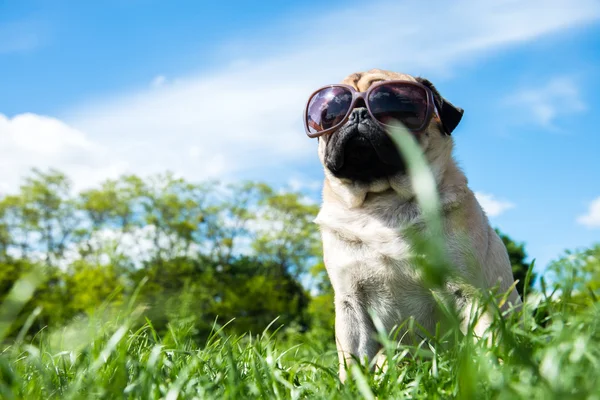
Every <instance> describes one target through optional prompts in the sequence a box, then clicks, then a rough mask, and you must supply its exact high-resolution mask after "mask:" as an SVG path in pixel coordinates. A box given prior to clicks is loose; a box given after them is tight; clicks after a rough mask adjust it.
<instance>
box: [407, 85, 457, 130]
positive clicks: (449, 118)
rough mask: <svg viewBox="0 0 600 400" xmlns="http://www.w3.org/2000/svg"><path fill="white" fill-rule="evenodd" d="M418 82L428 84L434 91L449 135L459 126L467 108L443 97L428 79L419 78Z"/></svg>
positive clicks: (436, 103) (437, 106)
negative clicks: (464, 108)
mask: <svg viewBox="0 0 600 400" xmlns="http://www.w3.org/2000/svg"><path fill="white" fill-rule="evenodd" d="M417 82H419V83H420V84H422V85H425V86H427V87H428V88H429V89H430V90H431V91H432V92H433V101H434V102H435V106H436V108H437V109H438V112H439V113H440V118H441V120H442V125H444V131H445V133H446V134H447V135H450V134H451V133H452V131H453V130H454V128H456V127H457V126H458V123H459V122H460V120H461V119H462V116H463V114H464V112H465V110H463V109H462V108H460V107H456V106H454V105H453V104H452V103H450V102H449V101H448V100H446V99H445V98H443V97H442V96H441V95H440V92H438V91H437V89H436V88H435V86H433V83H431V82H430V81H429V80H428V79H425V78H417Z"/></svg>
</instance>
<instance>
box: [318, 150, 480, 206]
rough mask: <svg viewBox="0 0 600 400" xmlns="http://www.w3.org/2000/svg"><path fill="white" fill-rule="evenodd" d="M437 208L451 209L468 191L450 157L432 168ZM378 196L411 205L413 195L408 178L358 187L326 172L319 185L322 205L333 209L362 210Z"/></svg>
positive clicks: (464, 177)
mask: <svg viewBox="0 0 600 400" xmlns="http://www.w3.org/2000/svg"><path fill="white" fill-rule="evenodd" d="M432 172H433V175H434V178H435V180H436V184H437V189H438V195H439V197H440V206H441V207H442V210H446V209H448V208H454V207H455V206H456V204H458V203H459V202H460V200H461V199H462V197H463V196H464V195H465V193H467V192H468V191H469V189H468V187H467V178H466V176H465V174H464V173H463V172H462V171H461V170H460V168H459V167H458V166H457V165H456V162H455V160H454V159H453V158H450V159H449V160H448V162H446V163H444V166H443V167H442V168H438V169H437V170H436V169H434V170H433V171H432ZM380 196H386V197H390V196H393V197H394V199H395V202H397V203H399V204H401V203H414V202H415V193H414V190H413V188H412V185H411V183H410V178H409V177H408V175H405V176H402V177H399V178H396V179H394V180H393V181H391V180H390V182H383V181H382V182H380V183H379V184H375V185H370V186H369V187H364V186H361V185H360V184H352V183H344V182H342V181H340V180H339V179H337V178H334V177H332V176H331V175H330V174H327V173H326V177H325V182H324V185H323V203H334V204H335V205H336V206H337V207H343V208H347V209H357V208H360V207H363V206H364V205H365V202H366V201H372V200H373V199H376V198H378V197H380Z"/></svg>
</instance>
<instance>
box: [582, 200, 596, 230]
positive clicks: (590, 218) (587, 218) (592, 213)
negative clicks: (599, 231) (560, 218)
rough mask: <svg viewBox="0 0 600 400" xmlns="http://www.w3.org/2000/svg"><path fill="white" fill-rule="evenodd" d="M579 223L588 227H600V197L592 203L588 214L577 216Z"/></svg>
mask: <svg viewBox="0 0 600 400" xmlns="http://www.w3.org/2000/svg"><path fill="white" fill-rule="evenodd" d="M577 223H579V224H581V225H583V226H586V227H588V228H600V197H598V198H596V199H595V200H593V201H592V202H591V203H590V205H589V209H588V211H587V213H586V214H584V215H581V216H579V217H577Z"/></svg>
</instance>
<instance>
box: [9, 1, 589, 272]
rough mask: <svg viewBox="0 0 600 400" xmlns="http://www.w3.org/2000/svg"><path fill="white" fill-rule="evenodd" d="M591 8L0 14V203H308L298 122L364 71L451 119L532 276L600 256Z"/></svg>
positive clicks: (308, 159)
mask: <svg viewBox="0 0 600 400" xmlns="http://www.w3.org/2000/svg"><path fill="white" fill-rule="evenodd" d="M598 65H600V2H598V1H597V0H546V1H538V0H533V1H515V0H501V1H494V2H492V1H481V0H460V1H456V2H445V1H441V0H439V1H438V0H434V1H431V2H427V3H426V2H419V1H393V2H391V1H374V2H370V3H369V5H365V3H364V2H357V1H330V2H327V5H326V6H325V5H324V3H323V2H320V1H315V0H310V1H302V2H292V1H289V2H275V1H262V2H198V1H179V2H159V1H149V0H121V1H110V0H109V1H103V2H76V1H61V0H55V1H52V2H50V1H43V0H38V1H29V0H21V1H16V0H15V1H0V93H2V95H1V96H0V193H3V192H9V191H11V190H14V189H15V188H16V187H17V185H18V179H19V177H20V176H22V175H23V174H25V173H26V172H27V170H28V169H29V168H31V167H33V166H37V167H49V166H53V167H57V168H60V169H62V170H63V171H65V172H67V173H68V174H69V175H70V176H72V177H73V179H74V181H75V184H76V185H77V187H86V186H90V185H93V184H94V183H96V182H98V181H100V180H102V179H105V178H107V177H115V176H118V175H119V174H121V173H125V172H134V173H139V174H142V175H145V174H150V173H155V172H160V171H164V170H167V169H168V170H172V171H174V172H176V173H178V174H181V175H182V176H185V177H186V178H188V179H193V180H201V179H206V178H221V179H227V180H229V179H246V178H251V179H260V180H267V181H269V182H271V183H274V184H285V185H288V186H291V187H293V188H297V189H301V190H304V191H306V192H307V193H308V194H310V195H312V196H315V198H318V191H319V185H320V181H321V179H322V171H321V167H320V164H319V163H318V159H317V157H316V141H311V140H309V139H307V138H306V137H305V136H304V131H303V128H302V125H301V120H300V115H301V112H302V107H303V105H304V102H305V101H306V96H308V94H310V92H312V90H313V89H315V88H316V87H318V86H320V85H323V84H327V83H332V82H337V81H340V80H341V79H342V78H344V77H345V76H346V75H348V74H350V73H352V72H355V71H358V70H365V69H370V68H383V69H391V70H396V71H400V72H407V73H411V74H413V75H422V76H425V77H427V78H429V79H430V80H432V81H433V82H434V83H435V84H436V86H437V87H438V89H439V90H440V92H441V93H442V94H443V95H444V96H445V97H446V98H448V99H449V100H450V101H452V102H453V103H454V104H456V105H459V106H461V107H463V108H464V109H465V117H464V119H463V122H462V123H461V125H460V126H459V127H458V128H457V130H456V131H455V133H454V138H455V141H456V152H455V155H456V158H457V160H458V161H459V163H460V165H461V166H462V167H463V168H464V170H465V172H466V174H467V177H468V178H469V181H470V186H471V188H472V189H473V190H474V191H476V192H477V193H478V196H479V198H480V200H481V203H482V204H483V206H484V208H485V209H486V210H487V211H488V214H489V215H490V219H491V221H492V224H493V225H494V226H498V227H500V228H501V229H502V230H503V231H505V232H507V233H508V234H509V235H511V236H512V237H513V238H515V239H516V240H519V241H525V242H526V244H527V246H526V247H527V250H528V252H529V254H530V256H531V257H532V258H533V257H535V258H537V260H538V269H539V270H541V269H543V267H544V266H545V265H546V264H547V263H548V262H549V261H550V260H551V259H553V258H556V257H557V256H558V255H559V254H561V252H562V251H563V250H564V249H566V248H576V247H580V246H587V245H589V244H591V243H593V242H594V241H598V240H600V179H599V178H598V176H599V175H600V157H598V153H599V150H600V135H599V132H598V130H599V127H600V113H598V112H596V108H597V107H598V106H599V105H600V69H599V68H598V67H597V66H598Z"/></svg>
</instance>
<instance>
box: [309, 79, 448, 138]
mask: <svg viewBox="0 0 600 400" xmlns="http://www.w3.org/2000/svg"><path fill="white" fill-rule="evenodd" d="M359 100H360V101H362V103H364V105H365V106H366V107H367V111H368V113H369V115H370V116H371V118H372V119H373V121H375V122H377V123H378V124H379V125H381V126H382V127H389V126H391V125H392V124H393V123H394V122H401V123H402V124H403V125H404V126H405V127H406V128H407V129H408V130H409V131H412V132H414V133H419V132H422V131H423V130H425V129H426V128H427V126H428V125H429V122H430V121H431V118H432V116H433V115H434V113H435V112H436V107H435V104H434V99H433V93H432V91H431V90H430V89H429V88H428V87H426V86H424V85H422V84H420V83H418V82H411V81H382V82H377V83H375V84H373V85H371V86H370V87H369V89H367V91H366V92H357V91H356V90H355V89H354V88H353V87H352V86H349V85H342V84H339V85H328V86H324V87H322V88H320V89H318V90H317V91H315V92H314V93H313V94H312V95H311V96H310V98H309V99H308V103H307V104H306V109H305V111H304V128H305V129H306V134H307V135H308V136H309V137H311V138H315V137H318V136H321V135H325V134H327V133H332V132H334V131H335V130H337V129H339V128H340V127H341V126H342V125H343V124H344V123H346V121H347V120H348V118H349V117H350V114H351V113H352V110H353V109H354V108H356V106H357V104H358V102H359Z"/></svg>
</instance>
